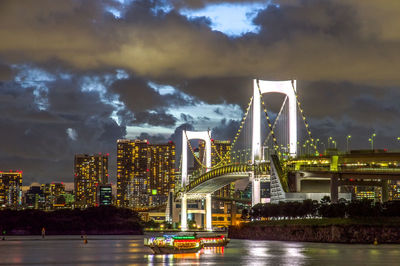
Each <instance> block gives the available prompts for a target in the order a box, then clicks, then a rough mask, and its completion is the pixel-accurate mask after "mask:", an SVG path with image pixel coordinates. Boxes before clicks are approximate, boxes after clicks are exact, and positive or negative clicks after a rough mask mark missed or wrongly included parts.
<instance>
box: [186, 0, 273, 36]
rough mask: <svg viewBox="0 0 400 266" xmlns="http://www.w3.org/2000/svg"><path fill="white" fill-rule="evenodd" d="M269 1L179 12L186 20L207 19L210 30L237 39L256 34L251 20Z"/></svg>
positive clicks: (256, 27)
mask: <svg viewBox="0 0 400 266" xmlns="http://www.w3.org/2000/svg"><path fill="white" fill-rule="evenodd" d="M269 2H270V1H267V0H266V1H265V3H247V4H229V3H222V4H213V5H208V6H206V7H205V8H203V9H200V10H188V9H184V10H181V11H180V13H181V14H182V15H185V16H187V17H188V18H196V17H207V18H209V19H210V21H211V28H212V29H213V30H216V31H220V32H222V33H224V34H226V35H228V36H231V37H239V36H242V35H243V34H246V33H249V32H253V33H257V32H258V31H259V27H258V26H257V25H254V24H253V22H252V21H253V19H254V17H255V16H256V15H257V13H258V11H259V10H261V9H265V8H266V7H267V6H268V3H269Z"/></svg>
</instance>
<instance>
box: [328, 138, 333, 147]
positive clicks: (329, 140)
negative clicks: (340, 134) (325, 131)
mask: <svg viewBox="0 0 400 266" xmlns="http://www.w3.org/2000/svg"><path fill="white" fill-rule="evenodd" d="M331 141H332V137H329V138H328V149H329V148H330V146H331V145H330V143H331Z"/></svg>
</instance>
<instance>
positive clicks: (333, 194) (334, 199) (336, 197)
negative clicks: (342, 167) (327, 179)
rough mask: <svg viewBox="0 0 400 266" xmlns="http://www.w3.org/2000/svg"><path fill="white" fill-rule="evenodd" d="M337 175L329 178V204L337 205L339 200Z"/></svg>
mask: <svg viewBox="0 0 400 266" xmlns="http://www.w3.org/2000/svg"><path fill="white" fill-rule="evenodd" d="M338 179H339V178H338V176H337V174H333V175H332V176H331V202H332V203H337V202H338V200H339V180H338Z"/></svg>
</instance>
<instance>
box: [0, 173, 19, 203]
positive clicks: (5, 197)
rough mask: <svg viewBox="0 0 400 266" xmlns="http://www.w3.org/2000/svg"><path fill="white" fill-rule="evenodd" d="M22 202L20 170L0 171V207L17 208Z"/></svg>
mask: <svg viewBox="0 0 400 266" xmlns="http://www.w3.org/2000/svg"><path fill="white" fill-rule="evenodd" d="M21 203H22V171H8V172H0V207H10V208H18V207H19V206H20V205H21Z"/></svg>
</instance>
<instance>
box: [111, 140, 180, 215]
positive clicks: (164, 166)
mask: <svg viewBox="0 0 400 266" xmlns="http://www.w3.org/2000/svg"><path fill="white" fill-rule="evenodd" d="M174 186H175V144H174V143H173V142H171V141H170V142H168V143H167V144H150V143H149V142H148V141H147V140H126V139H121V140H118V141H117V206H122V207H131V208H133V207H135V208H136V207H142V206H156V205H160V204H164V203H166V201H167V197H168V192H169V190H170V189H173V188H174Z"/></svg>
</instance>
